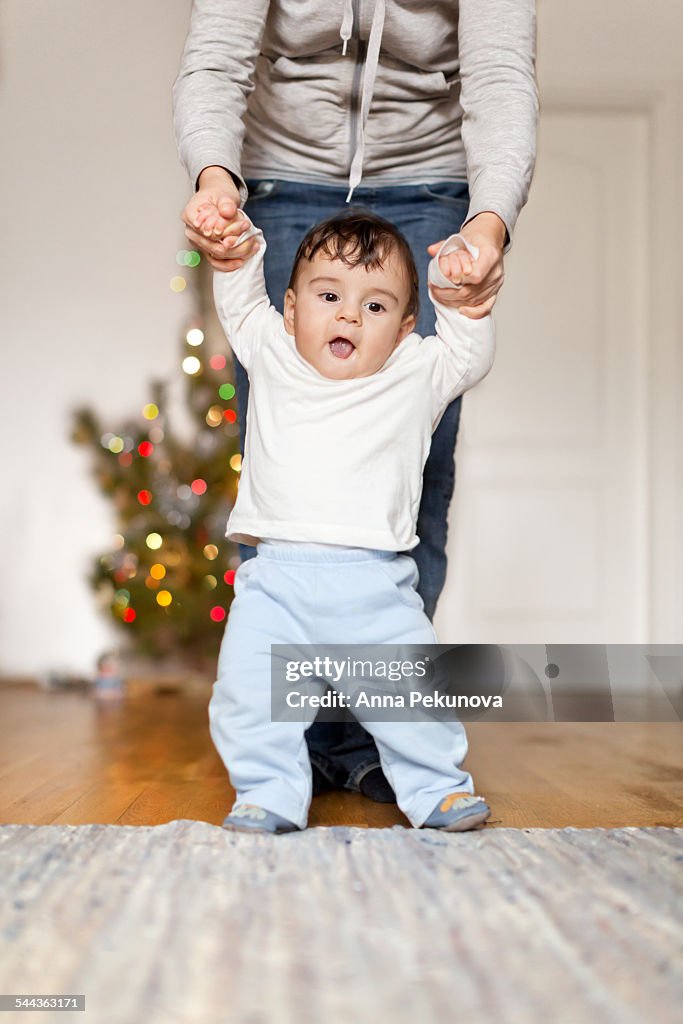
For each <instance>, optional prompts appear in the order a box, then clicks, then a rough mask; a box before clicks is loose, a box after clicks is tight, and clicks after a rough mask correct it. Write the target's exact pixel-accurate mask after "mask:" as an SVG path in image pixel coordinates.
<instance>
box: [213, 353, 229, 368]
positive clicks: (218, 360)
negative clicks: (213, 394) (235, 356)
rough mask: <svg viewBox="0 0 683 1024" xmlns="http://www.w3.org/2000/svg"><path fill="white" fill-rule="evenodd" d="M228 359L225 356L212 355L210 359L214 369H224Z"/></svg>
mask: <svg viewBox="0 0 683 1024" xmlns="http://www.w3.org/2000/svg"><path fill="white" fill-rule="evenodd" d="M227 362H228V360H227V359H226V358H225V356H211V358H210V359H209V365H210V366H211V369H212V370H224V369H225V367H226V365H227Z"/></svg>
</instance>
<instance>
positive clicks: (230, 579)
mask: <svg viewBox="0 0 683 1024" xmlns="http://www.w3.org/2000/svg"><path fill="white" fill-rule="evenodd" d="M223 579H224V580H225V582H226V583H227V584H228V586H229V587H232V586H233V585H234V583H235V570H234V569H228V570H227V572H226V573H225V574H224V575H223Z"/></svg>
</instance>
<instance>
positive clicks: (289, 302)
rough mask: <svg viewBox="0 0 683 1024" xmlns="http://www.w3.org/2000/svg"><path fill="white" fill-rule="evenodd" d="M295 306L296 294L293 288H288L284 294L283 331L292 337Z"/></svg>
mask: <svg viewBox="0 0 683 1024" xmlns="http://www.w3.org/2000/svg"><path fill="white" fill-rule="evenodd" d="M295 306H296V292H295V291H294V289H293V288H288V289H287V291H286V292H285V312H284V321H285V330H286V331H287V334H291V335H292V337H293V336H294V308H295Z"/></svg>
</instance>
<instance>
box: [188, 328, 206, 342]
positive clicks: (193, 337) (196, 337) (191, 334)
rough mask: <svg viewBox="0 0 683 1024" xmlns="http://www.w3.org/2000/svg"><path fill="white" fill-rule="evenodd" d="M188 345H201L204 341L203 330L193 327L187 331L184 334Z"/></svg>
mask: <svg viewBox="0 0 683 1024" xmlns="http://www.w3.org/2000/svg"><path fill="white" fill-rule="evenodd" d="M185 338H186V341H187V344H188V345H201V343H202V342H203V341H204V332H203V331H200V330H199V328H198V327H193V328H192V330H191V331H188V332H187V334H186V335H185Z"/></svg>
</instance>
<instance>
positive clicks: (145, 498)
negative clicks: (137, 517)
mask: <svg viewBox="0 0 683 1024" xmlns="http://www.w3.org/2000/svg"><path fill="white" fill-rule="evenodd" d="M138 501H139V502H140V504H141V505H151V503H152V492H151V491H138Z"/></svg>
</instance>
